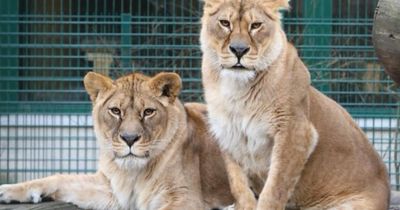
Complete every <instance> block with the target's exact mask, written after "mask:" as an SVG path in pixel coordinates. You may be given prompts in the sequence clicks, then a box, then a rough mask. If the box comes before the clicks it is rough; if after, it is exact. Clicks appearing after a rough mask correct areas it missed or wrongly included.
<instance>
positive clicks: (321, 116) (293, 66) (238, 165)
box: [200, 0, 390, 210]
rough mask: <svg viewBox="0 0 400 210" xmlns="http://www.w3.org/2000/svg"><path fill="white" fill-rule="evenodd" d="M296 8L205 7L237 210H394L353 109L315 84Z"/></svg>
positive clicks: (221, 136)
mask: <svg viewBox="0 0 400 210" xmlns="http://www.w3.org/2000/svg"><path fill="white" fill-rule="evenodd" d="M287 7H288V0H205V6H204V15H203V18H202V30H201V38H200V40H201V48H202V51H203V65H202V74H203V84H204V90H205V91H204V92H205V99H206V101H207V107H208V111H209V112H208V113H209V123H210V125H211V130H212V131H213V132H214V134H215V135H216V137H217V141H218V143H219V145H220V147H221V149H222V150H223V151H224V153H225V154H227V155H226V158H225V160H226V163H227V171H228V174H229V177H230V179H229V180H230V181H231V182H230V183H231V184H230V186H231V188H232V194H233V195H234V197H235V199H236V205H235V208H236V210H253V209H257V210H282V209H284V208H292V209H293V208H298V209H309V210H311V209H312V210H319V209H330V210H345V209H349V210H356V209H357V210H385V209H387V208H388V200H389V189H390V187H389V182H388V174H387V172H386V168H385V165H384V163H383V161H382V160H381V159H380V157H379V155H378V154H377V153H376V151H374V149H373V147H372V145H371V144H370V143H369V141H368V139H367V138H366V136H365V134H364V133H363V132H362V130H361V129H360V128H359V127H358V126H357V124H356V123H355V122H354V121H353V120H352V119H351V116H350V115H349V114H348V113H347V112H346V110H345V109H343V108H342V107H340V106H339V105H338V104H337V103H336V102H334V101H333V100H331V99H329V98H328V97H326V96H324V95H323V94H321V93H320V92H319V91H318V90H316V89H315V88H313V87H312V86H311V85H310V83H311V82H310V75H309V72H308V69H307V68H306V66H305V65H304V64H303V62H302V61H301V59H300V58H299V56H298V54H297V51H296V49H295V48H294V47H293V46H292V45H291V44H290V43H288V42H287V39H286V36H285V33H284V31H283V30H282V28H281V21H280V14H279V9H280V8H287ZM254 194H256V195H257V196H259V197H258V200H257V199H256V196H254Z"/></svg>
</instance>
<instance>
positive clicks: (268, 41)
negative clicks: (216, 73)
mask: <svg viewBox="0 0 400 210" xmlns="http://www.w3.org/2000/svg"><path fill="white" fill-rule="evenodd" d="M281 8H288V0H205V5H204V14H203V18H202V31H201V38H200V39H201V40H200V41H201V46H202V51H203V53H204V56H206V57H207V59H208V60H209V62H211V63H213V64H214V65H217V66H218V67H219V68H220V69H221V70H222V71H230V72H236V73H237V72H242V73H245V74H250V75H252V74H254V71H263V70H266V69H267V68H268V66H269V65H270V64H271V63H272V62H273V61H274V60H276V58H277V57H278V56H279V54H280V53H281V51H282V49H283V45H284V43H285V42H286V40H285V39H286V38H285V36H284V33H283V31H282V29H281V26H280V23H281V22H280V14H279V9H281Z"/></svg>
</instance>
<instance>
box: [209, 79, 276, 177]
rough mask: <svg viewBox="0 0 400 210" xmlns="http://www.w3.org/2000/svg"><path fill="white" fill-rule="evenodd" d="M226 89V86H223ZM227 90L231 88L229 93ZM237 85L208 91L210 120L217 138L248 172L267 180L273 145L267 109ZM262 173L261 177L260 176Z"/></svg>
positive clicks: (223, 147) (222, 146) (224, 148)
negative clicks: (242, 91) (264, 109)
mask: <svg viewBox="0 0 400 210" xmlns="http://www.w3.org/2000/svg"><path fill="white" fill-rule="evenodd" d="M223 88H224V89H223ZM224 90H230V92H229V93H227V92H226V91H224ZM235 92H236V93H241V91H239V90H235V88H234V87H221V88H220V89H219V90H213V93H211V94H210V93H209V94H208V96H207V97H208V99H209V100H208V101H209V103H208V109H209V110H208V111H209V115H210V117H209V121H210V125H211V129H212V131H213V133H214V134H215V135H216V137H217V141H218V143H219V145H220V147H221V148H222V150H224V151H225V152H228V153H229V154H230V155H231V156H232V157H233V158H234V159H235V160H236V161H237V162H238V163H239V164H240V165H241V166H242V168H243V169H244V171H245V172H246V173H247V174H249V175H257V176H259V178H262V179H263V180H264V181H265V179H266V175H267V173H268V169H269V165H270V157H271V151H272V146H273V137H272V136H271V135H270V133H271V123H270V120H269V117H268V116H269V114H268V112H260V107H258V105H256V104H254V103H252V102H251V101H248V100H243V99H244V98H246V97H240V96H243V94H245V93H243V94H235ZM260 176H261V177H260Z"/></svg>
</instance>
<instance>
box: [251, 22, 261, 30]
mask: <svg viewBox="0 0 400 210" xmlns="http://www.w3.org/2000/svg"><path fill="white" fill-rule="evenodd" d="M260 27H261V22H255V23H252V24H251V26H250V28H251V30H254V29H257V28H260Z"/></svg>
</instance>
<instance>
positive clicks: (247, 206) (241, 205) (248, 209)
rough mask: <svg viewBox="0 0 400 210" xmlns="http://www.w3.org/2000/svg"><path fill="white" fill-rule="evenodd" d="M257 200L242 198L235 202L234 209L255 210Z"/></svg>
mask: <svg viewBox="0 0 400 210" xmlns="http://www.w3.org/2000/svg"><path fill="white" fill-rule="evenodd" d="M256 206H257V201H256V200H255V199H248V200H242V201H240V202H236V203H235V210H255V209H256Z"/></svg>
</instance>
